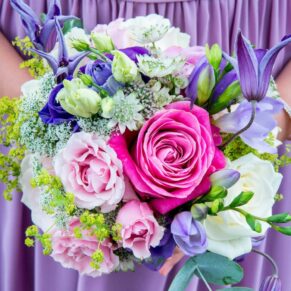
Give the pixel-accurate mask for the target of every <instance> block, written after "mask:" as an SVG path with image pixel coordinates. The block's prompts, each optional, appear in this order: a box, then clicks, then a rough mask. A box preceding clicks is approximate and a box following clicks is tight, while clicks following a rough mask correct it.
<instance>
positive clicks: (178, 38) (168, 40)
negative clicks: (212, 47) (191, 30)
mask: <svg viewBox="0 0 291 291" xmlns="http://www.w3.org/2000/svg"><path fill="white" fill-rule="evenodd" d="M155 45H156V46H157V47H158V48H159V49H161V50H162V51H164V50H166V49H167V48H169V47H173V46H178V47H181V48H188V47H189V45H190V35H189V34H187V33H184V32H181V31H180V28H177V27H171V28H170V29H169V30H168V32H167V33H166V34H165V36H164V37H163V38H162V39H160V40H159V41H157V42H156V43H155Z"/></svg>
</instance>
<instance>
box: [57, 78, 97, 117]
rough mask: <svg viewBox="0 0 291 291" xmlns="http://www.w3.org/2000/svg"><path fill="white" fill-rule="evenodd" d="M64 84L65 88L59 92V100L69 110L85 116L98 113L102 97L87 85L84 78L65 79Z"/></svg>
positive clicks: (76, 114) (74, 113)
mask: <svg viewBox="0 0 291 291" xmlns="http://www.w3.org/2000/svg"><path fill="white" fill-rule="evenodd" d="M63 84H64V88H63V89H62V90H61V91H60V92H59V93H58V95H57V100H58V101H59V102H60V103H61V105H62V107H63V108H64V109H65V110H66V111H67V112H69V113H71V114H72V115H75V116H80V117H85V118H89V117H91V116H92V115H94V114H96V113H98V111H99V110H100V107H101V97H100V96H99V95H98V94H97V93H96V92H95V91H93V90H92V89H89V88H88V87H86V86H85V85H84V83H83V82H82V80H80V79H73V80H72V81H69V80H64V81H63Z"/></svg>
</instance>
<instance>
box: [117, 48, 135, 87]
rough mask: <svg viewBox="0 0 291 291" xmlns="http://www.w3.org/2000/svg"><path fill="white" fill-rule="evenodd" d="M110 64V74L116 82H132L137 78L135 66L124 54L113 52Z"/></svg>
mask: <svg viewBox="0 0 291 291" xmlns="http://www.w3.org/2000/svg"><path fill="white" fill-rule="evenodd" d="M113 54H114V59H113V62H112V73H113V76H114V78H115V79H116V81H118V82H121V83H130V82H133V81H134V80H135V79H136V77H137V73H138V70H137V66H136V64H135V62H134V61H132V60H131V59H130V58H129V57H128V56H127V55H126V54H124V53H122V52H120V51H115V52H114V53H113Z"/></svg>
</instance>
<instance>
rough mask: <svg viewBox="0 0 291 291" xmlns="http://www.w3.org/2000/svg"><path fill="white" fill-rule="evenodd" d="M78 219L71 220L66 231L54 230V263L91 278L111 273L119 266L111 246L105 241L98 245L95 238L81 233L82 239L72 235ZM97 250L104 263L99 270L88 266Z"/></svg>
mask: <svg viewBox="0 0 291 291" xmlns="http://www.w3.org/2000/svg"><path fill="white" fill-rule="evenodd" d="M79 226H80V222H79V219H77V218H74V219H72V221H71V223H70V225H69V229H68V230H55V231H53V233H52V248H53V252H52V254H51V256H52V257H53V258H54V260H55V261H57V262H59V263H61V264H62V266H63V267H65V268H72V269H75V270H77V271H79V272H80V273H81V274H82V275H88V276H92V277H96V276H100V275H101V274H109V273H111V272H113V271H114V270H115V269H116V268H117V267H118V265H119V258H118V256H116V255H115V254H114V253H113V250H114V249H113V245H112V243H111V242H110V240H108V239H106V240H104V241H103V242H102V243H100V244H99V242H98V241H97V239H96V237H95V236H92V235H90V234H89V233H88V231H87V232H85V231H83V233H82V238H80V239H78V238H76V237H75V235H74V228H75V227H79ZM98 246H99V248H100V249H101V251H102V252H103V254H104V261H103V262H102V263H101V264H100V269H98V270H96V269H93V268H92V267H91V266H90V262H91V256H92V254H93V253H94V252H95V251H96V250H97V249H98Z"/></svg>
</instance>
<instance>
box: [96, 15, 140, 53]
mask: <svg viewBox="0 0 291 291" xmlns="http://www.w3.org/2000/svg"><path fill="white" fill-rule="evenodd" d="M92 32H93V33H94V32H98V33H104V34H107V35H108V36H110V37H111V39H112V41H113V44H114V46H115V47H116V48H117V49H123V48H127V47H131V46H135V45H137V44H138V43H137V42H135V41H134V40H133V39H132V37H131V36H130V33H129V31H128V30H127V29H126V28H125V27H124V21H123V19H122V18H118V19H116V20H114V21H112V22H110V23H109V24H108V25H106V24H98V25H97V26H96V27H95V28H94V29H93V31H92Z"/></svg>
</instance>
